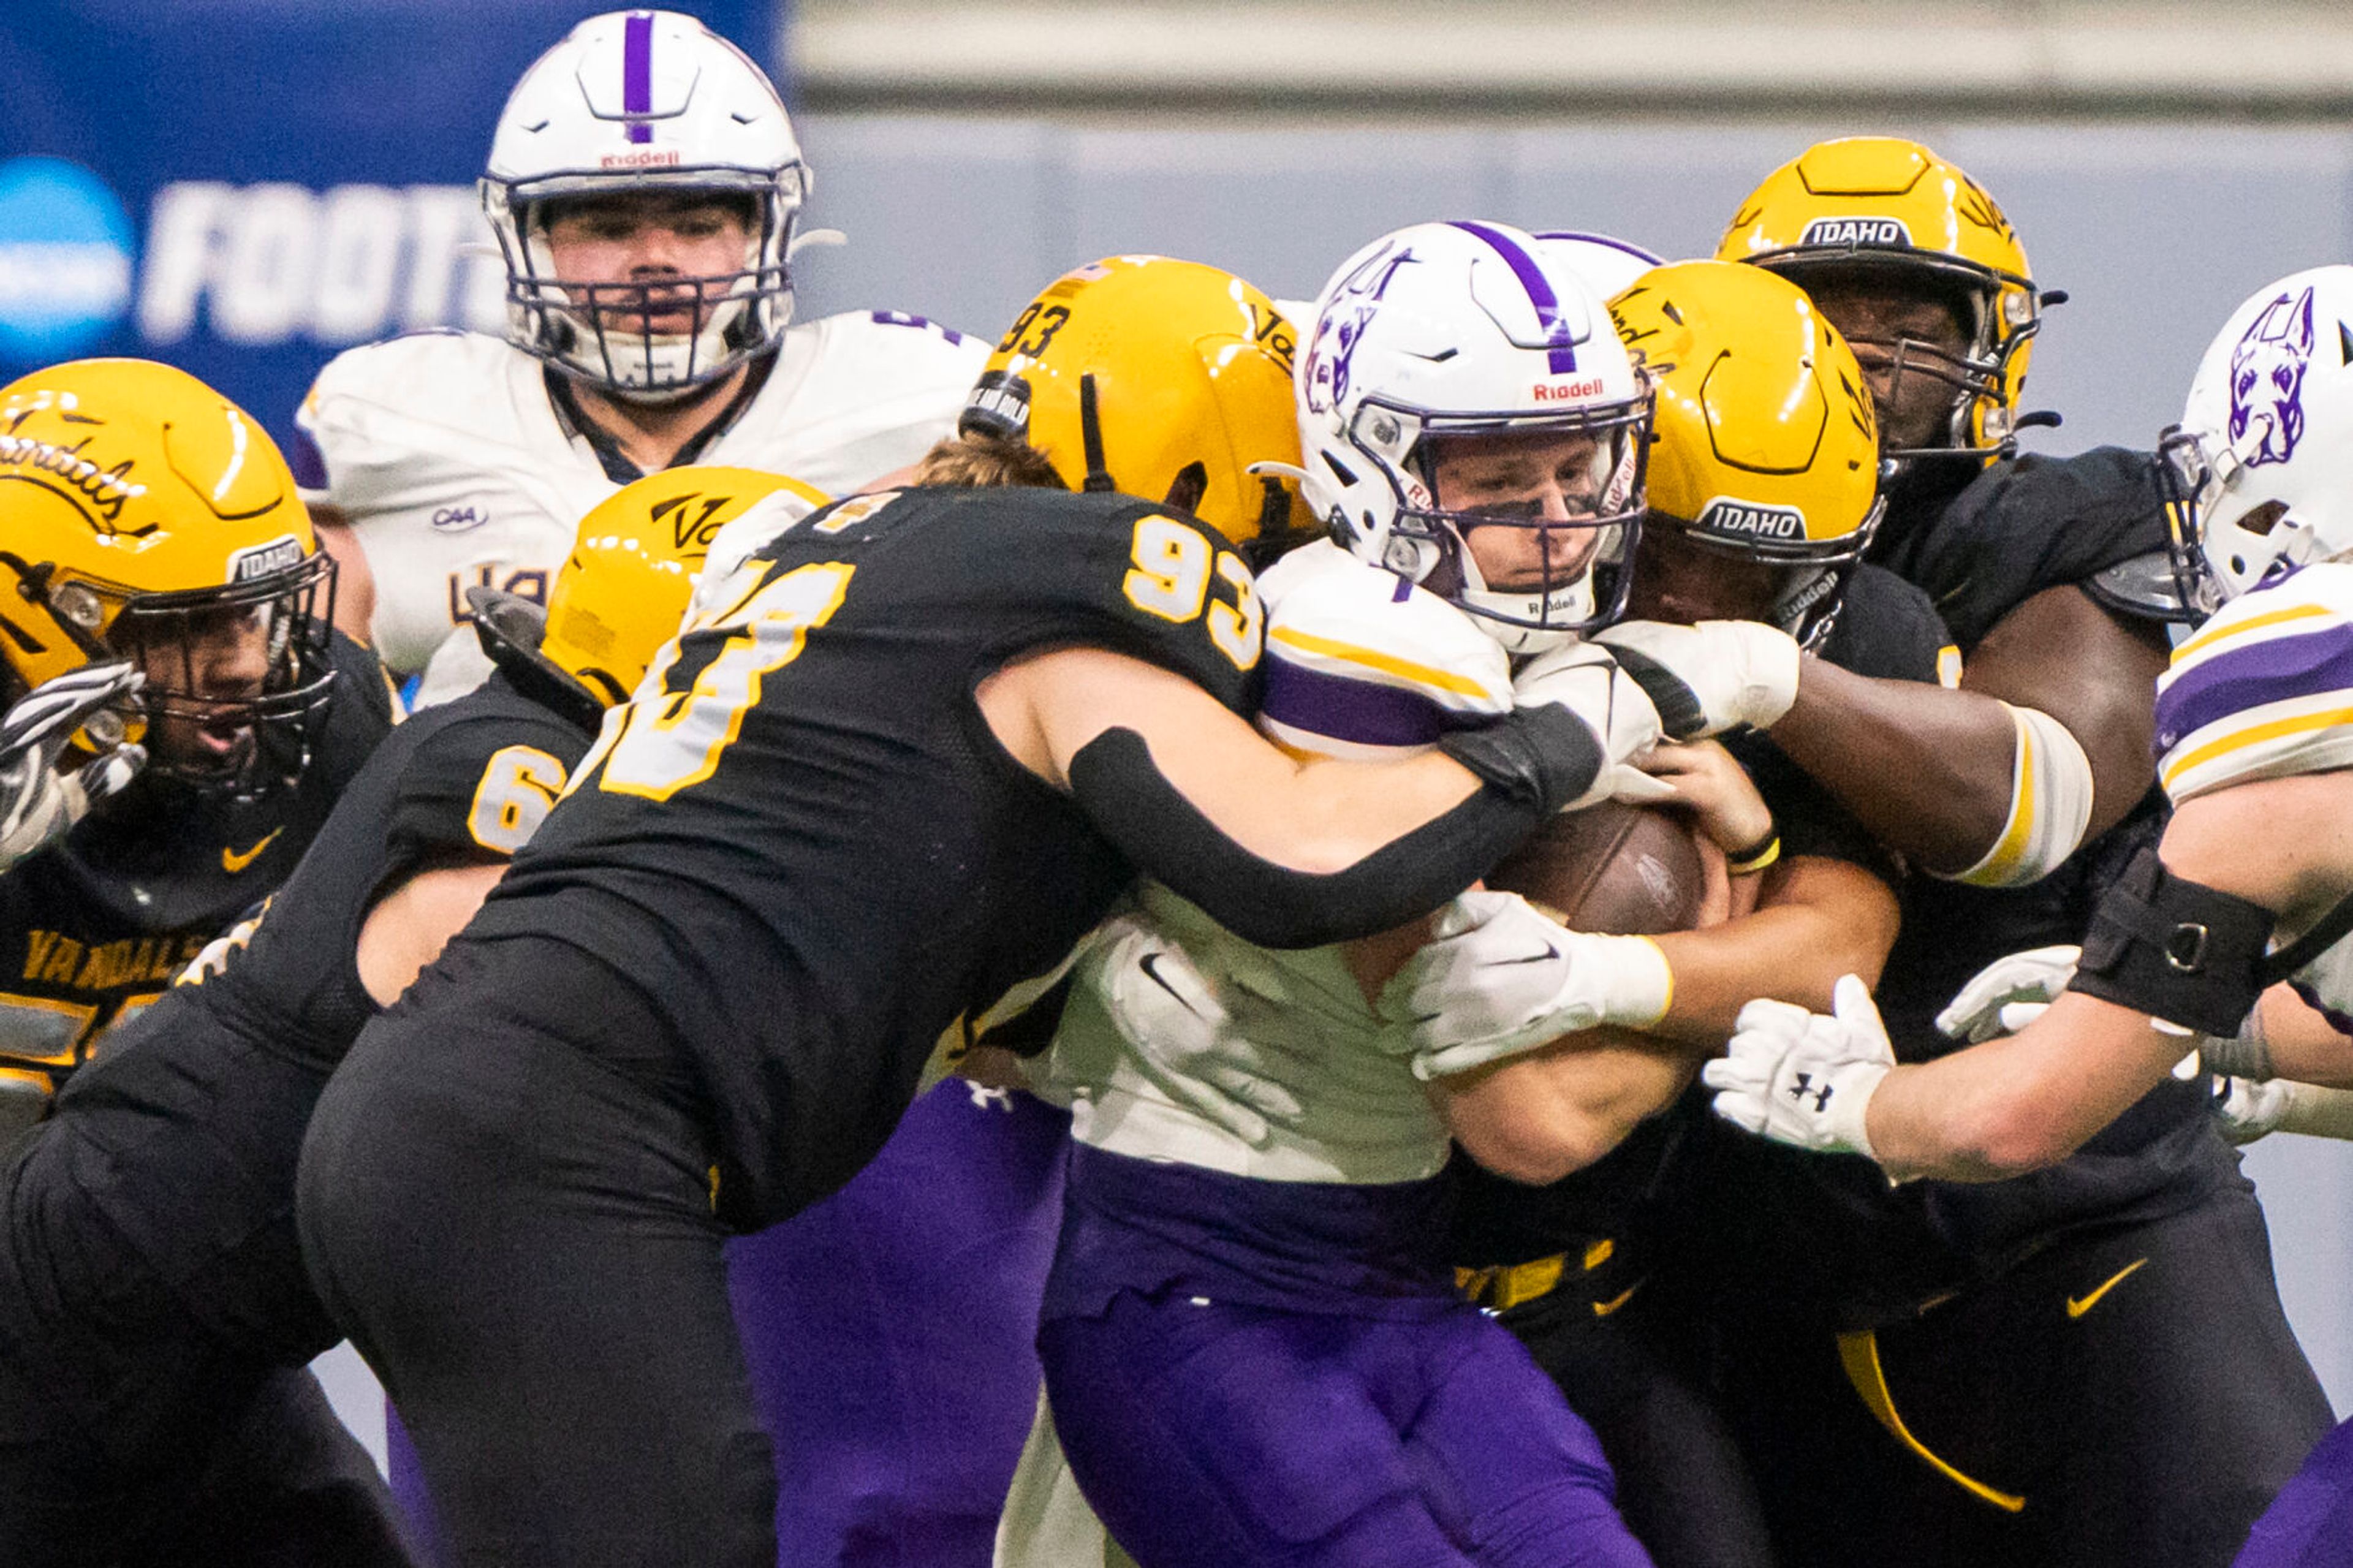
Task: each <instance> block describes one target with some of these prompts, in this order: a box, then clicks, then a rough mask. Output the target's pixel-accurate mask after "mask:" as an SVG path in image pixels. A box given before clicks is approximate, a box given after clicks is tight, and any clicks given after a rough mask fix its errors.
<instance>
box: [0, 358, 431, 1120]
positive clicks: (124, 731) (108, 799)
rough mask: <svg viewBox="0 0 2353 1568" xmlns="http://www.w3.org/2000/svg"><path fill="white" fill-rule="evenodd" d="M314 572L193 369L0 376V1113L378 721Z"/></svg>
mask: <svg viewBox="0 0 2353 1568" xmlns="http://www.w3.org/2000/svg"><path fill="white" fill-rule="evenodd" d="M333 595H334V563H333V561H332V559H330V558H329V557H327V556H325V555H323V554H322V553H321V552H319V550H318V547H317V544H316V542H315V540H314V538H313V536H312V533H311V523H310V520H309V519H308V518H307V517H306V516H305V515H304V513H303V509H302V503H301V500H300V499H299V498H298V497H297V496H296V494H295V489H294V481H293V478H292V476H291V475H290V474H289V473H288V472H287V469H286V465H285V462H284V461H283V460H282V459H281V458H280V456H279V453H278V448H277V447H276V445H275V444H274V443H272V442H271V441H270V439H269V436H268V435H267V434H265V433H264V432H263V430H262V428H261V426H259V425H257V424H255V423H254V422H253V421H252V420H251V419H250V418H248V416H246V414H245V412H244V411H243V410H242V409H239V408H238V407H237V406H236V405H233V404H231V403H230V402H228V401H227V399H226V398H224V397H222V396H221V395H219V394H218V393H216V392H214V391H213V390H212V389H211V388H210V387H207V386H206V385H205V384H203V383H201V382H199V381H196V380H195V378H194V377H192V376H189V375H187V374H184V373H182V372H180V371H176V370H174V369H171V368H170V367H169V366H166V365H160V364H153V363H147V362H145V361H142V360H127V359H123V360H82V361H78V362H75V363H69V364H60V365H57V366H54V367H52V368H50V369H47V370H44V371H37V372H35V373H34V374H30V375H27V376H26V377H24V378H23V379H21V380H19V381H17V382H16V383H14V384H11V385H9V386H7V387H5V388H0V702H5V703H7V704H8V705H9V713H8V718H7V721H6V722H5V725H0V780H5V784H0V789H5V792H6V798H7V801H8V805H7V806H6V808H5V816H0V821H5V824H6V826H7V828H8V830H9V831H7V832H6V833H5V834H0V837H5V839H7V840H8V841H9V843H10V846H11V847H10V848H9V849H8V850H7V852H6V858H7V861H8V864H7V865H6V867H5V871H0V942H5V943H6V949H7V956H6V957H5V960H0V962H5V973H6V979H5V982H0V986H4V987H5V989H0V1127H5V1129H7V1130H13V1129H14V1128H16V1127H19V1126H22V1125H24V1124H25V1123H26V1122H29V1121H34V1120H36V1119H37V1118H38V1117H39V1116H40V1115H41V1113H42V1112H43V1110H45V1109H46V1107H47V1101H48V1098H49V1096H50V1094H51V1093H52V1092H53V1091H54V1090H55V1089H56V1088H57V1086H58V1084H59V1083H61V1082H63V1081H64V1080H65V1079H67V1078H69V1077H70V1076H71V1075H72V1073H73V1072H74V1070H75V1069H76V1068H78V1067H79V1066H80V1064H81V1063H82V1062H83V1061H85V1060H87V1059H88V1058H89V1057H90V1053H91V1052H92V1051H93V1050H94V1049H95V1048H97V1046H98V1044H99V1041H100V1038H101V1037H103V1036H105V1035H106V1034H107V1033H108V1031H109V1030H111V1028H113V1027H114V1026H116V1025H117V1024H119V1023H121V1022H122V1021H123V1020H125V1019H127V1018H129V1017H131V1016H133V1015H135V1014H136V1013H138V1012H139V1010H140V1009H141V1008H142V1007H145V1006H146V1005H148V1004H150V1003H152V1002H153V1001H154V999H155V998H156V996H157V995H158V994H161V993H162V991H163V989H164V985H165V984H167V983H168V982H169V980H170V979H171V977H172V975H173V974H174V973H177V972H178V970H179V968H180V966H181V965H182V964H184V963H186V962H187V961H188V960H189V959H190V958H191V957H193V956H195V952H196V951H197V950H198V949H199V948H201V947H203V946H204V945H205V944H206V942H210V941H211V940H212V939H213V938H214V937H216V936H217V935H219V934H220V933H221V932H222V931H226V930H227V929H228V927H229V926H230V925H232V924H234V923H235V922H236V921H237V919H238V918H239V917H240V916H242V915H243V914H245V913H246V912H247V911H248V910H250V909H251V908H252V907H253V906H254V905H256V904H258V903H259V902H260V901H261V900H262V899H263V898H265V897H267V896H268V895H269V891H270V890H271V889H274V888H275V887H277V886H278V884H279V883H280V882H282V881H284V880H285V879H286V877H287V874H288V873H289V872H290V871H291V870H292V869H293V868H294V863H295V862H296V861H297V860H298V859H300V858H301V855H302V850H303V848H304V847H305V846H306V845H308V844H309V843H310V841H311V837H312V836H313V835H314V834H316V833H317V832H318V830H319V827H320V825H321V824H322V822H323V821H325V819H326V816H327V813H328V811H329V810H330V809H331V808H332V806H333V805H334V803H335V799H336V797H337V796H338V795H340V794H341V793H342V792H343V786H344V784H346V783H348V782H349V780H350V779H351V777H352V775H353V773H355V772H356V771H357V770H358V768H359V765H360V763H362V762H363V761H364V759H365V757H366V755H367V753H368V752H369V751H370V750H371V749H372V748H373V747H374V746H375V743H376V742H377V741H378V740H380V739H381V738H382V737H383V735H384V734H385V731H386V730H387V729H388V728H389V726H390V706H389V702H388V700H387V694H386V692H385V684H384V678H383V675H382V673H381V672H380V671H379V670H378V668H377V667H376V663H375V659H373V658H370V657H369V656H368V655H367V653H366V652H365V650H364V649H362V648H360V647H357V646H355V645H354V644H353V643H352V642H351V641H350V640H349V639H348V638H345V637H342V636H341V635H340V634H335V633H332V632H331V630H330V626H329V605H330V602H331V601H332V598H333ZM142 763H143V771H142ZM60 765H62V766H64V767H65V768H66V769H67V771H66V772H65V773H62V774H61V773H59V772H58V768H59V767H60ZM134 774H135V775H136V776H135V777H134V776H133V775H134ZM85 813H87V815H84V814H85Z"/></svg>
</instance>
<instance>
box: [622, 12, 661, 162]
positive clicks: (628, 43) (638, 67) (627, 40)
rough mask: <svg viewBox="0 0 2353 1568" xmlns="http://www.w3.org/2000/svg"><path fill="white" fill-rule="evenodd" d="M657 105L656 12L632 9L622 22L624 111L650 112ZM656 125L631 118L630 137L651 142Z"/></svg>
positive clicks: (633, 140)
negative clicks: (655, 99)
mask: <svg viewBox="0 0 2353 1568" xmlns="http://www.w3.org/2000/svg"><path fill="white" fill-rule="evenodd" d="M653 107H654V14H653V13H652V12H651V11H632V12H630V13H629V15H628V19H627V20H626V21H624V22H623V23H622V25H621V112H622V113H624V114H650V113H652V112H653ZM653 139H654V128H653V127H652V126H650V125H649V124H647V123H646V122H645V121H642V120H632V121H629V140H630V141H632V142H650V141H652V140H653Z"/></svg>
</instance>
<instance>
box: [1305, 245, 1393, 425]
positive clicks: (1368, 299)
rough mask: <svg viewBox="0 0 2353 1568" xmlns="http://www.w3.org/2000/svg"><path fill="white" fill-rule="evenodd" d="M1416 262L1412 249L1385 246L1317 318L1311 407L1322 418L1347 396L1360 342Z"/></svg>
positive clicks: (1310, 351) (1310, 350)
mask: <svg viewBox="0 0 2353 1568" xmlns="http://www.w3.org/2000/svg"><path fill="white" fill-rule="evenodd" d="M1413 259H1414V254H1413V252H1412V251H1411V250H1402V249H1400V250H1392V249H1390V248H1389V247H1388V246H1383V247H1381V248H1380V249H1378V250H1377V251H1375V252H1374V253H1373V254H1372V255H1370V256H1368V257H1366V258H1365V259H1364V261H1363V263H1362V264H1361V265H1360V266H1358V267H1357V268H1356V270H1355V271H1353V272H1351V273H1349V274H1348V276H1347V277H1345V278H1344V279H1341V280H1340V286H1339V287H1338V288H1337V289H1334V290H1333V293H1332V302H1331V303H1330V304H1328V305H1326V306H1324V311H1323V314H1321V315H1319V316H1318V317H1316V319H1315V341H1314V342H1312V343H1310V344H1309V345H1308V347H1307V405H1308V406H1309V407H1310V408H1313V409H1314V410H1316V411H1317V412H1319V413H1322V412H1325V411H1328V410H1330V409H1334V408H1337V407H1338V406H1339V405H1340V404H1341V403H1342V401H1343V400H1345V398H1346V397H1347V395H1348V375H1349V366H1350V365H1351V363H1353V362H1354V361H1355V359H1356V343H1357V342H1358V340H1360V339H1361V338H1363V337H1364V335H1365V328H1366V326H1367V325H1369V324H1370V323H1371V321H1372V319H1373V316H1374V313H1375V312H1376V311H1377V310H1379V309H1380V304H1381V296H1382V295H1384V294H1386V293H1388V288H1389V279H1392V278H1394V277H1396V276H1397V269H1398V268H1400V267H1403V266H1404V265H1406V263H1408V262H1409V261H1411V260H1413Z"/></svg>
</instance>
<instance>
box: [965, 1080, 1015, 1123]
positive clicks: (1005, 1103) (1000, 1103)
mask: <svg viewBox="0 0 2353 1568" xmlns="http://www.w3.org/2000/svg"><path fill="white" fill-rule="evenodd" d="M965 1089H968V1090H969V1091H971V1094H972V1108H973V1109H974V1110H991V1109H995V1110H1002V1111H1004V1112H1005V1113H1006V1114H1007V1115H1008V1116H1009V1115H1011V1114H1012V1113H1013V1091H1012V1090H1011V1089H991V1088H989V1087H988V1086H987V1084H979V1083H974V1082H972V1081H970V1080H969V1079H967V1080H965Z"/></svg>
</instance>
